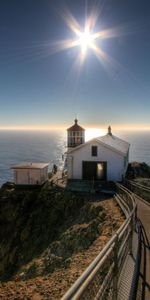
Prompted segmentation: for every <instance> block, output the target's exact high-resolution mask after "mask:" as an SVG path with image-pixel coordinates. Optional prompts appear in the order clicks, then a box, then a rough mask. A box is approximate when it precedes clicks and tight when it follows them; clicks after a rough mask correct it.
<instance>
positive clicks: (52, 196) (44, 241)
mask: <svg viewBox="0 0 150 300" xmlns="http://www.w3.org/2000/svg"><path fill="white" fill-rule="evenodd" d="M122 222H123V217H122V215H121V213H120V210H119V208H118V207H117V205H116V203H115V202H114V200H113V199H107V201H102V202H100V201H95V202H91V201H89V199H88V196H87V195H82V194H78V193H77V194H75V193H71V192H69V191H65V190H63V189H60V188H56V187H51V186H50V185H49V184H47V185H46V186H45V187H43V188H42V189H41V190H15V189H14V187H13V186H11V187H7V185H6V186H5V187H3V188H2V189H1V190H0V224H1V231H0V279H1V281H2V284H1V285H0V296H1V295H3V296H4V299H34V294H35V295H38V297H39V298H35V299H59V298H60V295H62V293H64V291H65V290H66V289H67V288H68V287H69V285H70V284H72V283H73V281H74V280H75V279H76V278H77V277H78V276H79V275H80V274H81V273H82V272H83V270H84V269H85V268H86V267H87V265H88V264H89V263H90V262H91V260H92V259H94V257H95V256H96V255H97V254H98V252H99V251H100V249H101V247H103V245H104V244H105V243H106V241H107V240H108V239H109V238H110V236H111V235H112V233H113V232H114V231H116V230H117V228H118V227H119V226H120V224H121V223H122ZM90 249H91V250H90ZM85 254H86V255H85ZM62 277H65V278H66V281H65V279H64V282H63V284H62ZM39 280H40V281H41V284H39ZM18 283H19V286H20V288H17V286H18ZM56 283H57V290H56V288H55V287H56ZM41 285H42V288H41ZM31 286H32V288H31ZM43 291H45V294H43ZM16 295H17V297H18V298H15V297H16ZM25 296H27V297H28V298H24V297H25ZM47 297H48V298H47Z"/></svg>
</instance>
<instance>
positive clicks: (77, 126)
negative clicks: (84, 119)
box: [67, 119, 85, 131]
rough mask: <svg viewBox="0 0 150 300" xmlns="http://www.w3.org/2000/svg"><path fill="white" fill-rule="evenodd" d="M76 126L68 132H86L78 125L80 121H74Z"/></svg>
mask: <svg viewBox="0 0 150 300" xmlns="http://www.w3.org/2000/svg"><path fill="white" fill-rule="evenodd" d="M74 122H75V123H74V125H73V126H71V127H70V128H68V129H67V131H85V129H84V128H82V127H81V126H79V125H78V120H77V119H75V120H74Z"/></svg>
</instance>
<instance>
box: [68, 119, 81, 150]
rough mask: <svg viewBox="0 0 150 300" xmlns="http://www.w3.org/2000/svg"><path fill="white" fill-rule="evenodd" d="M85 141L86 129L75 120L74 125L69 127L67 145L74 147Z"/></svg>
mask: <svg viewBox="0 0 150 300" xmlns="http://www.w3.org/2000/svg"><path fill="white" fill-rule="evenodd" d="M84 143H85V129H84V128H82V127H81V126H79V125H78V120H77V119H75V120H74V125H73V126H71V127H70V128H68V129H67V147H68V148H74V147H77V146H79V145H81V144H84Z"/></svg>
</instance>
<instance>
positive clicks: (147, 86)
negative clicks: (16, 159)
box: [0, 0, 150, 128]
mask: <svg viewBox="0 0 150 300" xmlns="http://www.w3.org/2000/svg"><path fill="white" fill-rule="evenodd" d="M89 22H90V23H89ZM87 24H90V29H89V30H90V33H91V34H95V33H97V32H99V33H100V35H99V37H98V38H96V40H94V47H95V48H94V49H98V50H94V49H93V48H92V47H89V48H88V49H87V51H85V52H86V53H82V52H83V49H82V47H81V44H80V43H77V45H75V46H72V45H74V44H73V43H72V41H76V40H77V41H80V39H79V35H77V32H76V28H75V27H77V29H78V31H80V33H81V32H84V30H85V26H87ZM79 29H80V30H79ZM68 41H69V42H68ZM70 41H71V42H70ZM70 45H71V46H70ZM67 46H68V48H67ZM98 51H99V52H98ZM83 56H84V57H83ZM76 117H77V118H78V119H79V123H80V124H81V125H82V124H86V125H87V126H89V127H90V126H102V127H105V126H107V125H109V124H111V125H114V126H118V127H119V126H128V127H134V128H136V127H140V128H147V127H149V128H150V1H148V0H143V1H141V0H132V1H131V0H126V1H124V0H99V1H97V0H89V1H85V0H84V1H83V0H76V1H75V0H66V1H63V0H59V1H58V0H55V1H53V0H13V1H12V0H2V1H0V128H23V127H25V128H26V127H28V128H49V127H59V126H64V127H65V126H68V125H71V124H72V123H73V120H74V119H75V118H76Z"/></svg>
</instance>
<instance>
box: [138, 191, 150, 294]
mask: <svg viewBox="0 0 150 300" xmlns="http://www.w3.org/2000/svg"><path fill="white" fill-rule="evenodd" d="M135 198H136V202H137V205H138V210H137V215H138V217H139V219H140V220H141V222H142V224H143V226H144V228H145V232H146V235H147V238H148V241H149V243H150V205H149V204H146V202H145V201H142V199H140V198H139V197H136V196H135ZM143 270H144V258H142V267H141V274H142V275H143ZM141 289H142V286H141ZM138 299H145V300H148V299H150V250H149V249H148V248H146V287H145V297H143V298H138Z"/></svg>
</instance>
